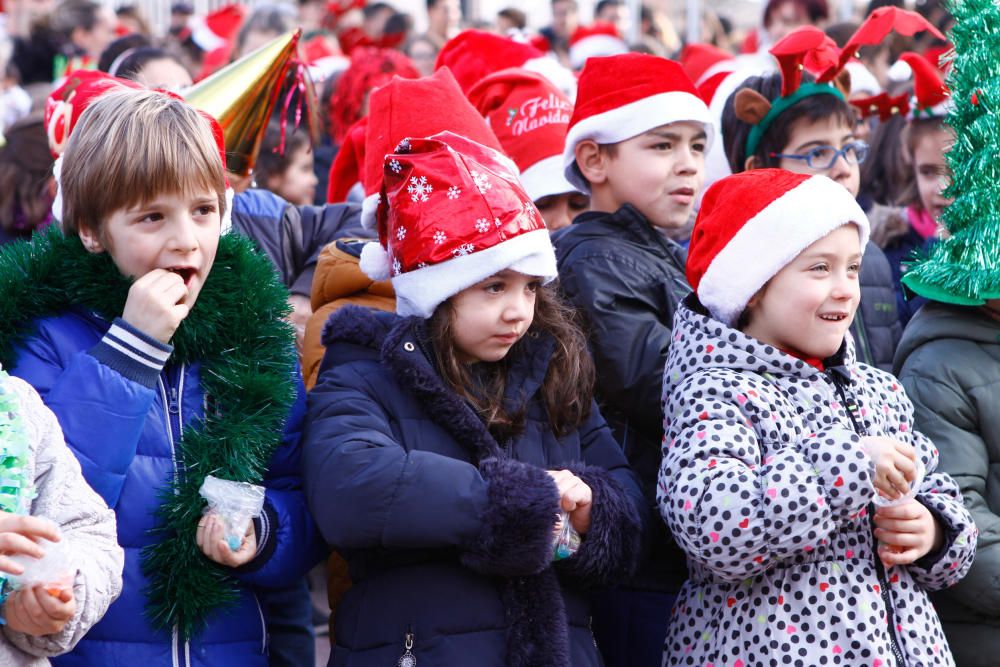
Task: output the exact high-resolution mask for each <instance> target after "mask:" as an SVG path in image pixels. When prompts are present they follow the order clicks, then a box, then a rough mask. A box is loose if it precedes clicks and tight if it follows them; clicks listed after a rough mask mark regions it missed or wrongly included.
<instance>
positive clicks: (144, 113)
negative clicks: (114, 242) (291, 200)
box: [60, 89, 226, 236]
mask: <svg viewBox="0 0 1000 667" xmlns="http://www.w3.org/2000/svg"><path fill="white" fill-rule="evenodd" d="M60 187H61V189H62V196H63V218H64V219H63V221H62V223H63V228H64V229H65V230H66V233H67V234H78V233H79V230H80V228H81V227H85V228H87V229H89V230H91V231H93V232H94V233H95V234H97V235H98V236H102V235H103V233H102V227H103V224H104V222H105V221H106V220H107V219H108V218H109V217H110V216H111V215H112V214H113V213H115V212H116V211H119V210H121V209H128V208H133V207H136V206H142V205H145V204H147V203H148V202H150V201H152V200H154V199H155V198H156V197H158V196H160V195H163V194H183V195H192V194H197V193H200V192H206V191H214V192H216V193H218V195H219V215H220V216H221V215H222V214H223V213H224V212H225V207H226V177H225V173H224V169H223V166H222V158H221V157H220V155H219V149H218V146H217V145H216V143H215V138H214V137H213V134H212V128H211V125H210V124H209V121H208V119H206V118H205V117H203V116H202V115H201V114H200V113H198V111H196V110H195V109H194V108H193V107H191V106H190V105H189V104H187V103H186V102H184V101H183V100H180V99H177V98H174V97H171V96H169V95H166V94H164V93H162V92H159V91H153V90H133V89H125V90H120V91H113V92H108V93H105V94H104V95H101V96H100V97H99V98H97V99H96V100H95V101H94V102H92V103H91V104H90V106H88V107H87V109H86V110H85V111H84V112H83V114H81V116H80V120H79V121H78V122H77V124H76V127H75V128H74V129H73V133H72V135H71V136H70V139H69V142H68V143H67V145H66V152H65V153H64V154H63V166H62V175H61V178H60Z"/></svg>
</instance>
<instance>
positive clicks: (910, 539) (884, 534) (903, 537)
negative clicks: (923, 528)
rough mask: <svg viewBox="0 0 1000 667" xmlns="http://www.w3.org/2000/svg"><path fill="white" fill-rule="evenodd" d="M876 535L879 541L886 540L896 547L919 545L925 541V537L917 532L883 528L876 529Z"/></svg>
mask: <svg viewBox="0 0 1000 667" xmlns="http://www.w3.org/2000/svg"><path fill="white" fill-rule="evenodd" d="M875 537H876V539H878V541H879V542H884V543H885V544H889V545H891V546H894V547H907V548H910V547H919V546H920V544H921V543H922V542H923V538H922V537H921V535H919V534H917V533H897V532H893V531H891V530H882V529H876V530H875Z"/></svg>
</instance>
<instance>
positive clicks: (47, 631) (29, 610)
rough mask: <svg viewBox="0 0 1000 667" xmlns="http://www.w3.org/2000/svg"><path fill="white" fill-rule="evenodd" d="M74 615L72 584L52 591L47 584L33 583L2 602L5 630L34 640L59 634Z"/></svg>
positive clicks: (52, 588) (74, 600)
mask: <svg viewBox="0 0 1000 667" xmlns="http://www.w3.org/2000/svg"><path fill="white" fill-rule="evenodd" d="M75 614H76V598H74V597H73V586H72V585H70V586H68V587H65V588H55V587H53V586H52V585H49V584H33V585H31V586H26V587H24V588H19V589H18V590H16V591H14V592H13V593H11V594H10V597H8V598H7V601H6V602H5V603H4V615H5V617H6V620H7V627H9V628H10V629H11V630H13V631H14V632H23V633H24V634H26V635H33V636H35V637H41V636H43V635H51V634H55V633H57V632H59V631H61V630H62V629H63V628H64V627H65V626H66V623H68V622H69V621H71V620H72V619H73V616H74V615H75Z"/></svg>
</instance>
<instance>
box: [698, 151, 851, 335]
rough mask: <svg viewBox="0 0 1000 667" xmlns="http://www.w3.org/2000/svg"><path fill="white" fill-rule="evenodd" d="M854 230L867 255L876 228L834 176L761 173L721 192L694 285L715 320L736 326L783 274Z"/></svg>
mask: <svg viewBox="0 0 1000 667" xmlns="http://www.w3.org/2000/svg"><path fill="white" fill-rule="evenodd" d="M846 224H853V225H855V226H856V227H857V229H858V235H859V236H860V241H861V248H862V250H863V249H864V247H865V244H866V243H867V242H868V234H869V224H868V218H867V217H866V216H865V212H864V211H862V210H861V207H860V206H858V203H857V202H856V201H854V197H852V196H851V194H850V193H849V192H848V191H847V190H846V189H845V188H844V186H842V185H840V184H839V183H836V182H834V181H832V180H830V179H829V178H827V177H826V176H821V175H814V176H808V175H805V174H794V173H792V172H790V171H785V170H783V169H753V170H750V171H745V172H742V173H739V174H734V175H732V176H727V177H726V178H723V179H722V180H720V181H718V182H716V183H715V184H713V185H712V186H711V187H710V188H709V189H708V190H707V191H706V192H705V198H704V199H703V200H702V203H701V209H700V210H699V211H698V219H697V220H696V221H695V224H694V230H693V231H692V233H691V243H690V245H689V246H688V260H687V279H688V282H689V283H690V284H691V287H692V288H693V289H694V291H695V292H697V294H698V298H699V300H700V301H701V303H702V304H703V305H704V306H705V307H706V308H707V309H708V311H709V312H710V313H711V314H712V317H714V318H715V319H717V320H719V321H720V322H723V323H725V324H727V325H729V326H732V325H733V324H734V323H735V322H736V320H737V319H738V318H739V316H740V314H741V313H742V312H743V311H744V310H745V309H746V306H747V303H749V301H750V299H751V298H753V296H754V294H756V293H757V292H758V291H760V289H761V288H762V287H764V285H765V284H766V283H767V281H769V280H770V279H771V278H772V277H774V275H775V274H777V273H778V272H779V271H781V269H783V268H784V267H785V266H786V265H788V263H789V262H791V261H792V260H793V259H795V258H796V257H797V256H798V255H799V253H801V252H802V251H803V250H805V249H806V248H808V247H809V246H810V245H812V244H813V243H815V242H816V241H818V240H819V239H821V238H823V237H824V236H826V235H827V234H829V233H830V232H832V231H833V230H835V229H837V228H838V227H841V226H843V225H846Z"/></svg>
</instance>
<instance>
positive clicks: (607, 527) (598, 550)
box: [557, 464, 642, 588]
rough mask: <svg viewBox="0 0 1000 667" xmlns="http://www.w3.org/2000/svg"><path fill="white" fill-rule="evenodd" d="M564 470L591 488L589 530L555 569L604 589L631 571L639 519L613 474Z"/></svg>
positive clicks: (638, 537)
mask: <svg viewBox="0 0 1000 667" xmlns="http://www.w3.org/2000/svg"><path fill="white" fill-rule="evenodd" d="M567 469H568V470H569V471H570V472H572V473H573V474H574V475H576V476H577V477H579V478H580V479H582V480H583V481H584V482H585V483H586V484H587V486H589V487H590V491H591V494H592V496H593V501H592V505H591V509H590V530H589V532H588V533H587V535H586V536H585V537H584V540H583V542H582V543H581V545H580V550H579V551H578V552H577V553H576V554H575V555H574V556H573V557H572V558H569V559H567V560H565V561H561V562H560V563H559V564H558V566H557V569H558V570H559V571H560V572H561V573H563V574H565V575H569V576H572V577H573V578H574V579H578V580H580V581H581V582H583V583H584V584H585V585H587V586H588V587H592V588H603V587H607V586H610V585H613V584H615V583H618V582H619V581H622V580H623V579H625V578H627V577H628V576H629V575H631V574H632V572H633V570H634V569H635V566H636V563H637V562H638V559H639V553H640V550H641V546H640V545H641V542H642V522H641V521H640V518H639V512H638V511H637V510H636V508H635V506H634V505H633V504H632V501H631V500H630V498H629V495H628V493H626V492H625V489H624V488H623V487H622V485H621V483H620V482H619V481H618V480H617V479H615V478H614V476H613V475H612V474H611V473H610V472H608V471H607V470H605V469H604V468H600V467H597V466H585V465H583V464H575V465H571V466H568V467H567Z"/></svg>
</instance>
